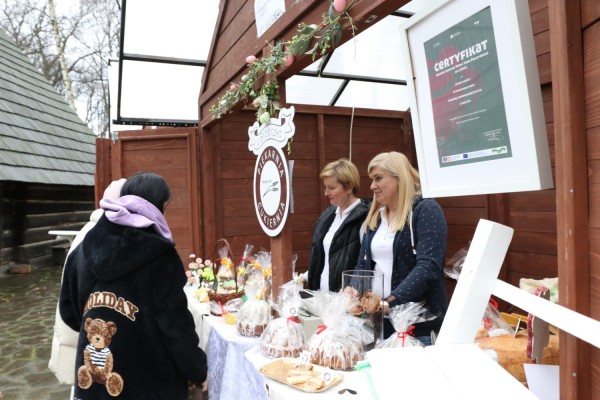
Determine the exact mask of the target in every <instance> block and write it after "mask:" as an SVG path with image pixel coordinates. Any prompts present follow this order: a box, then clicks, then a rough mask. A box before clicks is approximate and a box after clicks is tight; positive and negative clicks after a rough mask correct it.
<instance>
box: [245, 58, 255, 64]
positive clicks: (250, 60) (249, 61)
mask: <svg viewBox="0 0 600 400" xmlns="http://www.w3.org/2000/svg"><path fill="white" fill-rule="evenodd" d="M254 61H256V57H255V56H248V57H246V62H247V63H248V64H252V63H253V62H254Z"/></svg>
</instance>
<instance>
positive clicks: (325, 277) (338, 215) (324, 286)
mask: <svg viewBox="0 0 600 400" xmlns="http://www.w3.org/2000/svg"><path fill="white" fill-rule="evenodd" d="M359 204H360V199H356V200H355V201H354V203H352V204H350V205H349V206H348V207H347V208H346V209H345V210H344V211H343V212H340V208H339V207H338V208H337V210H335V217H334V218H333V222H332V223H331V226H330V227H329V230H328V231H327V234H326V235H325V237H324V238H323V249H324V250H325V265H324V266H323V272H322V273H321V285H320V289H321V290H322V291H329V249H330V248H331V242H332V241H333V236H334V235H335V233H336V232H337V230H338V229H339V228H340V226H341V225H342V222H344V220H345V219H346V218H347V217H348V215H350V212H351V211H352V210H354V208H356V206H358V205H359ZM306 278H307V279H308V273H307V274H306Z"/></svg>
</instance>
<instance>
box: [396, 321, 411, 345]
mask: <svg viewBox="0 0 600 400" xmlns="http://www.w3.org/2000/svg"><path fill="white" fill-rule="evenodd" d="M414 330H415V326H414V325H411V326H410V328H408V329H407V330H406V332H398V333H397V335H398V339H402V347H404V339H406V337H407V336H408V335H410V336H415V334H414V333H413V331H414Z"/></svg>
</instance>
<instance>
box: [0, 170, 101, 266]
mask: <svg viewBox="0 0 600 400" xmlns="http://www.w3.org/2000/svg"><path fill="white" fill-rule="evenodd" d="M0 194H1V196H0V199H1V200H0V263H1V264H6V263H17V264H29V265H31V266H34V267H36V266H59V265H62V262H63V261H64V257H65V256H66V249H68V241H67V240H66V239H57V238H56V236H52V235H49V234H48V231H50V230H55V229H56V230H79V229H81V227H83V225H84V224H85V223H86V222H87V221H89V217H90V214H91V212H92V211H94V188H93V187H92V186H71V185H48V184H39V183H28V182H13V181H10V182H9V181H3V182H0Z"/></svg>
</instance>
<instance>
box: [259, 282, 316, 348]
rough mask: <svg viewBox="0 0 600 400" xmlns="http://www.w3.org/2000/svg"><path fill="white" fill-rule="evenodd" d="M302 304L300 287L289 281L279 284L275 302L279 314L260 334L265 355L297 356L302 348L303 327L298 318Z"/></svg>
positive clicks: (261, 346)
mask: <svg viewBox="0 0 600 400" xmlns="http://www.w3.org/2000/svg"><path fill="white" fill-rule="evenodd" d="M301 306H302V299H301V297H300V287H299V286H298V285H296V283H295V282H293V281H291V282H288V283H286V284H284V285H282V286H281V289H280V292H279V298H278V302H277V304H274V305H273V308H274V309H275V311H277V313H278V314H279V316H280V317H279V318H275V319H273V320H271V322H269V324H268V325H267V328H266V329H265V330H264V332H263V333H262V335H261V336H260V348H261V351H262V353H263V354H264V355H266V356H267V357H273V358H279V357H298V356H299V355H300V352H301V351H302V350H303V348H304V342H305V340H304V328H303V326H302V324H301V321H300V319H298V311H299V309H300V307H301Z"/></svg>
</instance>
